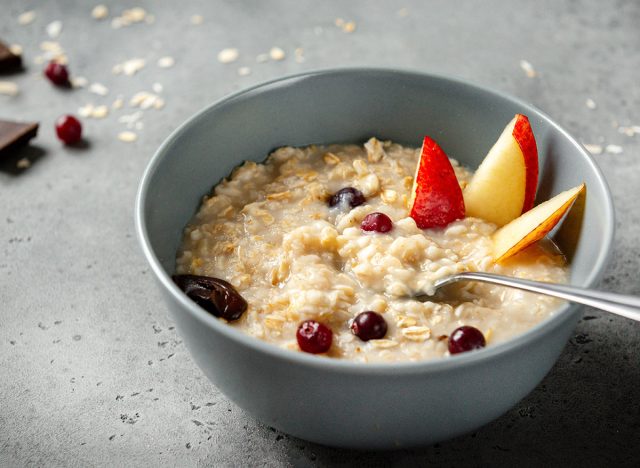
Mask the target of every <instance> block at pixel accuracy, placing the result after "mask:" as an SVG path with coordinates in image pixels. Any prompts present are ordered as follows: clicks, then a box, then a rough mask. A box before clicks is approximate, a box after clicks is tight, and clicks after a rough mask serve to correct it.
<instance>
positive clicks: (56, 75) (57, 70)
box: [44, 61, 70, 86]
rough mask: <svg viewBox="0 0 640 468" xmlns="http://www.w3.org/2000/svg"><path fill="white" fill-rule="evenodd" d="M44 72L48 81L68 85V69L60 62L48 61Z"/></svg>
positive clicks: (58, 84) (57, 84)
mask: <svg viewBox="0 0 640 468" xmlns="http://www.w3.org/2000/svg"><path fill="white" fill-rule="evenodd" d="M44 74H45V76H46V77H47V78H49V81H51V82H52V83H53V84H54V85H56V86H69V85H70V83H69V70H67V67H66V66H65V65H63V64H61V63H57V62H54V61H51V62H49V64H48V65H47V67H46V68H45V69H44Z"/></svg>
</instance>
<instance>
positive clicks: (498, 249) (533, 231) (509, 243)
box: [493, 184, 585, 262]
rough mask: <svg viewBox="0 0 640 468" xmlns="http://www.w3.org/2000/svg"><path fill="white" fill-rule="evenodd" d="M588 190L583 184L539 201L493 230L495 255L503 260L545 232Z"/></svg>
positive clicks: (535, 240) (497, 258)
mask: <svg viewBox="0 0 640 468" xmlns="http://www.w3.org/2000/svg"><path fill="white" fill-rule="evenodd" d="M584 191H585V185H584V184H581V185H579V186H577V187H574V188H572V189H570V190H567V191H565V192H562V193H559V194H558V195H556V196H555V197H553V198H552V199H551V200H547V201H546V202H544V203H541V204H539V205H538V206H536V207H535V208H533V209H532V210H530V211H527V212H526V213H525V214H523V215H522V216H520V217H519V218H516V219H514V220H513V221H511V222H510V223H509V224H507V225H505V226H503V227H501V228H500V229H498V230H497V231H496V232H495V233H494V234H493V258H494V259H495V260H496V262H502V261H503V260H506V259H507V258H509V257H511V256H512V255H515V254H517V253H518V252H520V251H521V250H523V249H525V248H527V247H528V246H530V245H531V244H533V243H534V242H537V241H539V240H540V239H542V238H543V237H544V236H546V235H547V234H548V233H549V231H551V229H553V227H554V226H555V225H556V224H558V222H559V221H560V220H561V219H562V216H563V215H564V214H565V213H566V212H567V211H568V210H569V208H571V206H572V205H573V202H574V201H575V200H576V198H578V196H579V195H580V194H581V193H583V192H584Z"/></svg>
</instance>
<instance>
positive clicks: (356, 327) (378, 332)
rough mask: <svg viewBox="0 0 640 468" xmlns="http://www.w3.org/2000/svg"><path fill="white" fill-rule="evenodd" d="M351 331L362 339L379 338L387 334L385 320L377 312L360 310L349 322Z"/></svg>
mask: <svg viewBox="0 0 640 468" xmlns="http://www.w3.org/2000/svg"><path fill="white" fill-rule="evenodd" d="M351 332H352V333H353V334H354V335H356V336H357V337H358V338H360V339H361V340H362V341H369V340H379V339H381V338H384V335H386V334H387V322H386V320H385V319H384V317H383V316H382V315H380V314H378V313H377V312H373V311H367V312H361V313H359V314H358V315H356V318H354V319H353V322H351Z"/></svg>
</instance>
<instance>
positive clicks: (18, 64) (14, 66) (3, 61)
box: [0, 41, 22, 73]
mask: <svg viewBox="0 0 640 468" xmlns="http://www.w3.org/2000/svg"><path fill="white" fill-rule="evenodd" d="M21 68H22V57H20V55H18V54H14V53H13V52H11V49H9V47H7V46H6V45H5V44H4V43H3V42H2V41H0V73H8V72H12V71H16V70H19V69H21Z"/></svg>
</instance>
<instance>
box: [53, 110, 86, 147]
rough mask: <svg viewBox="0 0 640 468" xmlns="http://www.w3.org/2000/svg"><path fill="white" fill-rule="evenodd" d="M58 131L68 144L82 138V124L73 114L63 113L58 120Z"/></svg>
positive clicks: (59, 136)
mask: <svg viewBox="0 0 640 468" xmlns="http://www.w3.org/2000/svg"><path fill="white" fill-rule="evenodd" d="M56 133H57V134H58V138H60V139H61V140H62V141H63V142H64V143H65V144H67V145H72V144H74V143H78V142H79V141H80V139H81V138H82V124H81V123H80V121H79V120H78V119H76V118H75V117H74V116H72V115H63V116H62V117H59V118H58V120H56Z"/></svg>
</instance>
